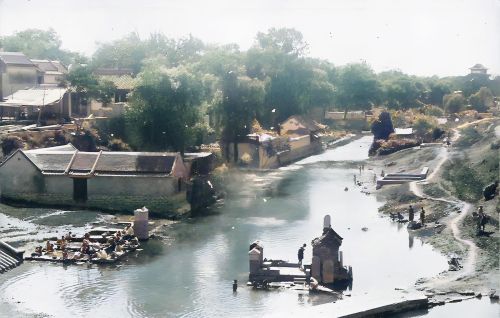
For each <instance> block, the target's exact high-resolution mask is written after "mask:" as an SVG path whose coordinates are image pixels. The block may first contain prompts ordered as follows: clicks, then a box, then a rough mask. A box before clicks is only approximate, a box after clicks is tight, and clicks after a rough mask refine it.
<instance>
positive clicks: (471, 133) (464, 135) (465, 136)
mask: <svg viewBox="0 0 500 318" xmlns="http://www.w3.org/2000/svg"><path fill="white" fill-rule="evenodd" d="M481 138H482V135H481V134H480V133H479V132H478V131H477V129H476V128H474V127H472V126H469V127H466V128H464V129H463V130H462V132H461V136H460V139H459V140H458V141H457V142H456V143H455V145H456V146H457V147H469V146H471V145H472V144H475V143H476V142H478V141H479V140H481Z"/></svg>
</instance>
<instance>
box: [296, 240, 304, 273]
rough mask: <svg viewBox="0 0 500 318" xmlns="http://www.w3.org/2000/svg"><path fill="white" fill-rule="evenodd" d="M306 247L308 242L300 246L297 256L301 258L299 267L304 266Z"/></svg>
mask: <svg viewBox="0 0 500 318" xmlns="http://www.w3.org/2000/svg"><path fill="white" fill-rule="evenodd" d="M305 249H306V243H304V245H302V246H301V247H300V248H299V251H298V253H297V257H298V258H299V267H302V260H303V259H304V250H305Z"/></svg>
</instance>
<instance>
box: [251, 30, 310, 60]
mask: <svg viewBox="0 0 500 318" xmlns="http://www.w3.org/2000/svg"><path fill="white" fill-rule="evenodd" d="M257 44H258V46H259V47H260V48H262V49H265V50H267V49H271V50H276V51H280V52H283V53H285V54H291V55H296V56H302V55H305V54H306V53H307V49H308V44H307V43H306V42H305V41H304V37H303V35H302V33H300V32H299V31H297V30H295V29H290V28H281V29H276V28H271V29H269V30H268V31H267V33H262V32H259V33H257Z"/></svg>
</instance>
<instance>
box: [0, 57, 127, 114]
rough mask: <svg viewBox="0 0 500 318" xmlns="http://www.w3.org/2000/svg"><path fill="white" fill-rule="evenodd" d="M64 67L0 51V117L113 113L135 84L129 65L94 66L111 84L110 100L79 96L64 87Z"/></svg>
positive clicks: (118, 109)
mask: <svg viewBox="0 0 500 318" xmlns="http://www.w3.org/2000/svg"><path fill="white" fill-rule="evenodd" d="M67 74H68V68H67V67H66V66H65V65H63V64H62V63H61V62H59V61H50V60H36V59H29V58H28V57H26V56H25V55H24V54H23V53H20V52H0V119H3V118H14V119H25V118H26V119H27V118H31V119H33V118H36V117H38V118H39V117H40V115H42V114H43V117H44V118H46V119H48V120H50V119H53V120H55V121H57V122H61V121H63V119H68V118H71V117H87V116H89V115H91V114H93V115H94V116H103V117H113V116H117V115H119V114H122V113H123V111H124V108H125V105H126V102H127V94H128V93H129V92H131V91H132V90H133V89H134V87H135V84H136V79H135V78H134V77H133V76H132V71H131V70H130V69H104V68H103V69H97V70H95V72H94V74H95V75H96V76H97V78H98V79H99V80H100V81H110V82H112V83H113V84H114V85H115V87H116V91H115V96H114V98H113V100H112V101H111V103H109V104H107V105H103V104H102V103H100V102H98V101H96V100H89V101H87V100H84V102H82V99H81V98H79V96H78V95H79V93H78V92H75V91H74V90H73V89H72V88H70V87H66V85H65V77H66V75H67Z"/></svg>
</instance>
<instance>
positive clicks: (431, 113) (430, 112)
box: [422, 105, 444, 117]
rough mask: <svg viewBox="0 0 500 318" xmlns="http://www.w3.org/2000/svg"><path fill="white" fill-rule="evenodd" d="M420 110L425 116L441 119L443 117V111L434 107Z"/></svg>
mask: <svg viewBox="0 0 500 318" xmlns="http://www.w3.org/2000/svg"><path fill="white" fill-rule="evenodd" d="M422 110H423V113H424V114H425V115H427V116H435V117H441V116H443V115H444V111H443V109H441V108H440V107H437V106H434V105H426V106H424V107H423V109H422Z"/></svg>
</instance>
